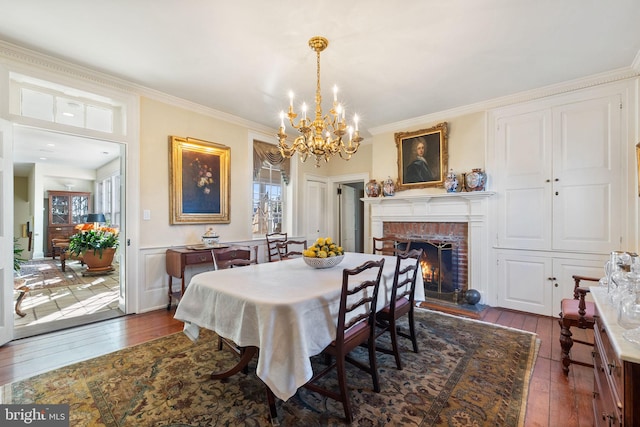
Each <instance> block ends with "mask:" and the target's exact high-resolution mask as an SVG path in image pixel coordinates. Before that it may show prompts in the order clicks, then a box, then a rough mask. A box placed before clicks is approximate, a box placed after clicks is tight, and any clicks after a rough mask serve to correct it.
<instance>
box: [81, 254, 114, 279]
mask: <svg viewBox="0 0 640 427" xmlns="http://www.w3.org/2000/svg"><path fill="white" fill-rule="evenodd" d="M115 253H116V250H115V249H114V248H106V249H103V250H102V256H101V255H100V252H99V251H95V253H94V251H93V250H91V249H89V250H88V251H86V252H84V253H83V254H82V260H83V261H84V263H85V264H86V265H87V269H86V270H85V271H83V272H82V274H83V275H85V274H87V273H88V274H92V273H108V272H111V271H113V266H112V265H111V263H112V262H113V256H114V255H115Z"/></svg>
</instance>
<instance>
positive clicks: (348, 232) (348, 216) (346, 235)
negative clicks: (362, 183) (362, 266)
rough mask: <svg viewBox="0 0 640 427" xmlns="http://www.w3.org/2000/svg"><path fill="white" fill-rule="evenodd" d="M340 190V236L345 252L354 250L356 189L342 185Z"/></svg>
mask: <svg viewBox="0 0 640 427" xmlns="http://www.w3.org/2000/svg"><path fill="white" fill-rule="evenodd" d="M341 190H342V191H341V192H340V196H339V197H340V238H341V242H340V244H341V245H342V248H343V249H344V250H345V251H347V252H356V232H357V226H356V190H355V188H353V187H351V186H349V185H342V186H341Z"/></svg>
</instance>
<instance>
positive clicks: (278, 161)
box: [253, 140, 291, 185]
mask: <svg viewBox="0 0 640 427" xmlns="http://www.w3.org/2000/svg"><path fill="white" fill-rule="evenodd" d="M264 161H266V162H268V163H269V164H271V166H274V167H275V168H277V169H280V173H281V174H282V179H283V181H284V183H285V184H287V185H289V171H290V169H291V161H290V159H285V158H284V157H283V156H282V154H280V150H279V149H278V147H276V146H275V145H273V144H268V143H266V142H262V141H255V140H254V141H253V176H254V178H255V177H257V176H258V173H260V167H261V166H262V162H264Z"/></svg>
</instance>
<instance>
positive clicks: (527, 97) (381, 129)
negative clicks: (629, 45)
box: [367, 52, 640, 135]
mask: <svg viewBox="0 0 640 427" xmlns="http://www.w3.org/2000/svg"><path fill="white" fill-rule="evenodd" d="M639 75H640V52H639V53H638V55H636V58H635V60H634V62H633V66H631V67H626V68H620V69H618V70H613V71H608V72H606V73H601V74H595V75H592V76H588V77H584V78H580V79H576V80H570V81H567V82H563V83H558V84H554V85H549V86H544V87H541V88H538V89H533V90H528V91H524V92H518V93H515V94H512V95H507V96H503V97H500V98H494V99H490V100H487V101H482V102H478V103H475V104H469V105H465V106H462V107H456V108H451V109H449V110H444V111H438V112H436V113H432V114H427V115H424V116H419V117H415V118H412V119H407V120H402V121H399V122H395V123H389V124H387V125H382V126H377V127H374V128H370V129H367V130H368V131H369V132H370V133H371V134H372V135H378V134H382V133H388V132H398V131H403V130H407V129H411V128H413V127H418V126H424V124H425V123H436V122H441V121H444V120H448V119H451V118H452V117H459V116H464V115H466V114H473V113H479V112H484V111H487V110H491V109H494V108H500V107H505V106H507V105H511V104H519V103H523V102H528V101H534V100H537V99H541V98H546V97H550V96H554V95H560V94H563V93H567V92H573V91H576V90H580V89H586V88H589V87H594V86H599V85H603V84H607V83H613V82H617V81H621V80H625V79H630V78H635V77H638V76H639Z"/></svg>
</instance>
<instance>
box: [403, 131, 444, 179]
mask: <svg viewBox="0 0 640 427" xmlns="http://www.w3.org/2000/svg"><path fill="white" fill-rule="evenodd" d="M394 136H395V140H396V147H397V149H398V183H397V186H396V189H398V190H407V189H411V188H426V187H442V186H444V179H445V176H446V175H447V170H448V160H449V153H448V150H447V140H448V135H447V123H446V122H443V123H439V124H437V125H435V126H433V127H430V128H428V129H421V130H417V131H412V132H398V133H396V134H394Z"/></svg>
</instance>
